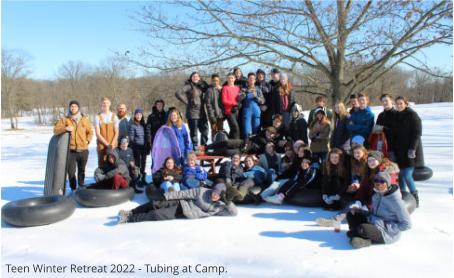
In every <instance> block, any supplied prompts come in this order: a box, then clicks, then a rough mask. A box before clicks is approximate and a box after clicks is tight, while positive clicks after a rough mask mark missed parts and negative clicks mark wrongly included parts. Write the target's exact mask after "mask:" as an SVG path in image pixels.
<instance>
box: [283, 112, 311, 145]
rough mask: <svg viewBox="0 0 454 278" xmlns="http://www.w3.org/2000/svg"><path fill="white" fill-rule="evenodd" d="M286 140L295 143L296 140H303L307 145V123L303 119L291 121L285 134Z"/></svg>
mask: <svg viewBox="0 0 454 278" xmlns="http://www.w3.org/2000/svg"><path fill="white" fill-rule="evenodd" d="M287 139H289V140H291V141H292V142H295V141H296V140H303V141H304V143H305V144H309V140H308V138H307V122H306V120H305V119H304V118H302V117H300V118H298V119H297V120H295V119H292V120H291V121H290V125H289V128H288V132H287Z"/></svg>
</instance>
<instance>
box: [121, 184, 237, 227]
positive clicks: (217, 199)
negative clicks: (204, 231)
mask: <svg viewBox="0 0 454 278" xmlns="http://www.w3.org/2000/svg"><path fill="white" fill-rule="evenodd" d="M225 190H226V187H225V184H223V183H218V184H216V185H215V186H214V187H213V189H208V188H205V187H197V188H192V189H188V190H182V191H172V192H167V193H164V195H163V196H162V199H161V200H159V201H150V202H148V203H146V204H144V205H141V206H138V207H136V208H135V209H133V210H120V212H119V220H118V224H124V223H128V222H141V221H153V220H154V221H156V220H169V219H177V218H189V219H196V218H202V217H208V216H212V215H220V216H229V215H232V216H234V215H237V213H238V212H237V209H236V207H235V205H234V204H233V202H231V201H227V200H226V198H225Z"/></svg>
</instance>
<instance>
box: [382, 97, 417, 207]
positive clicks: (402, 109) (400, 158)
mask: <svg viewBox="0 0 454 278" xmlns="http://www.w3.org/2000/svg"><path fill="white" fill-rule="evenodd" d="M396 109H397V113H396V116H395V118H394V126H393V129H392V136H393V139H392V142H393V144H392V146H391V148H392V149H391V150H392V154H389V152H388V155H389V157H395V158H396V162H397V164H398V165H399V168H400V173H399V186H400V189H401V190H406V189H407V186H408V189H409V190H410V193H411V194H412V195H413V197H415V199H416V204H417V207H419V196H418V191H417V190H416V185H415V181H414V179H413V171H414V169H415V158H416V149H417V148H418V145H419V144H421V134H422V123H421V119H420V118H419V116H418V114H417V113H416V112H415V111H414V110H413V109H411V108H410V107H408V102H407V99H406V98H405V97H397V98H396Z"/></svg>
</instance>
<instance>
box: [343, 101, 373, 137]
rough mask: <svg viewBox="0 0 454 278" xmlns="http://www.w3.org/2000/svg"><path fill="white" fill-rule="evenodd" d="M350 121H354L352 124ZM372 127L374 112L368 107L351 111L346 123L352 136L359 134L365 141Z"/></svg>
mask: <svg viewBox="0 0 454 278" xmlns="http://www.w3.org/2000/svg"><path fill="white" fill-rule="evenodd" d="M350 122H354V123H355V124H354V125H352V124H350ZM373 127H374V113H372V112H371V110H370V108H369V107H367V108H366V109H363V110H361V109H360V110H358V111H356V112H353V113H352V115H351V117H350V119H348V123H347V129H348V130H349V131H350V132H351V137H352V138H353V137H355V136H356V135H361V136H362V137H364V139H365V140H366V141H367V140H369V135H370V133H371V132H372V128H373Z"/></svg>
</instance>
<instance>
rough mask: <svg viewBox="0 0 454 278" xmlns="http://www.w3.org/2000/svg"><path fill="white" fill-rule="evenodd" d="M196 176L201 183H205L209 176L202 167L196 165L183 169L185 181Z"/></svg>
mask: <svg viewBox="0 0 454 278" xmlns="http://www.w3.org/2000/svg"><path fill="white" fill-rule="evenodd" d="M189 176H194V177H195V178H196V179H198V180H199V181H205V180H206V179H207V178H208V174H207V172H206V171H205V169H203V168H202V167H200V166H198V165H195V166H187V165H186V166H184V168H183V179H185V178H187V177H189Z"/></svg>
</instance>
